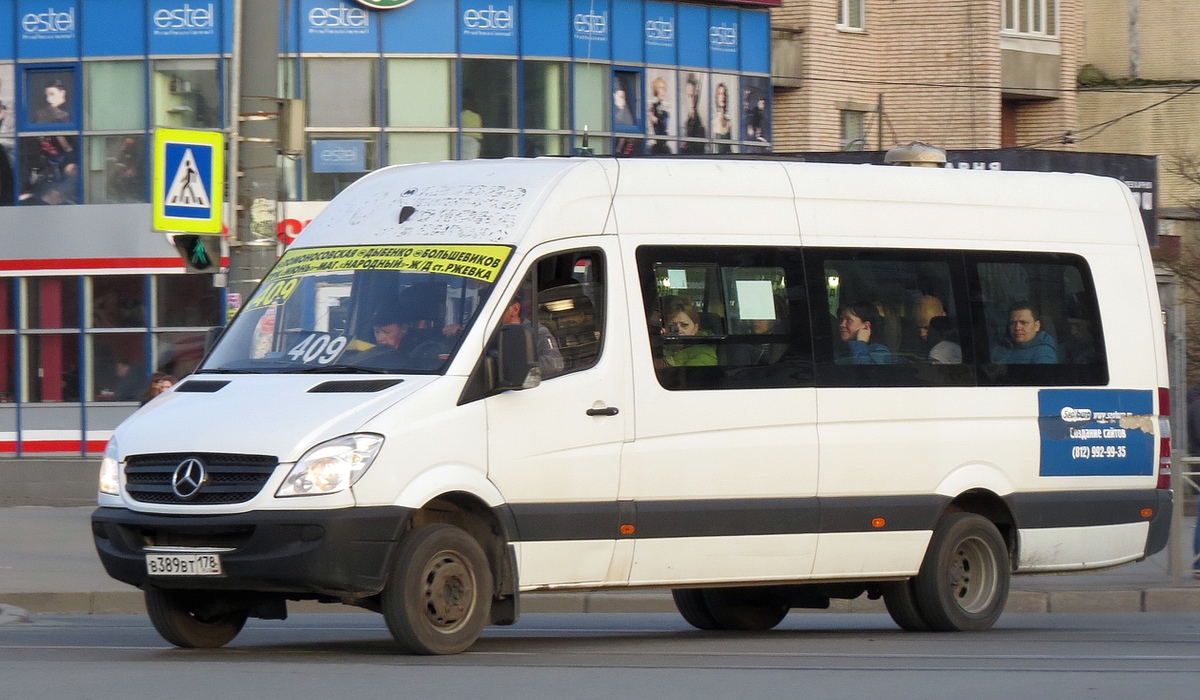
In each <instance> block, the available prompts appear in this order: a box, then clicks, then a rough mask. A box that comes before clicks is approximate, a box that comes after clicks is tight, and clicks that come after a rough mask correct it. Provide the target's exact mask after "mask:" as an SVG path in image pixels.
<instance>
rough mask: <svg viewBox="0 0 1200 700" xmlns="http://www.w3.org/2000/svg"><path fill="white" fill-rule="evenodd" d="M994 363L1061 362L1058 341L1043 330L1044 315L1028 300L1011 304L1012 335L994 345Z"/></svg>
mask: <svg viewBox="0 0 1200 700" xmlns="http://www.w3.org/2000/svg"><path fill="white" fill-rule="evenodd" d="M992 362H995V363H998V364H1009V365H1041V364H1055V363H1057V362H1058V344H1057V343H1055V342H1054V338H1052V337H1050V334H1049V333H1047V332H1046V331H1044V330H1042V320H1041V315H1040V314H1039V313H1038V310H1037V307H1035V306H1034V305H1033V304H1032V303H1030V302H1028V301H1018V302H1017V303H1015V304H1013V305H1012V306H1010V307H1008V335H1007V336H1005V338H1004V340H1002V341H1000V344H999V345H997V346H996V347H994V348H992Z"/></svg>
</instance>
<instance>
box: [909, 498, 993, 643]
mask: <svg viewBox="0 0 1200 700" xmlns="http://www.w3.org/2000/svg"><path fill="white" fill-rule="evenodd" d="M1009 580H1010V568H1009V559H1008V547H1007V546H1005V544H1004V538H1003V537H1001V536H1000V531H999V530H997V529H996V526H995V525H993V524H992V522H991V521H990V520H988V519H987V518H984V517H983V516H980V515H976V514H974V513H952V514H950V515H948V516H946V517H945V518H944V519H943V520H942V522H941V523H940V524H939V525H938V527H937V529H936V530H935V531H934V533H933V539H932V540H931V541H930V543H929V551H927V552H926V553H925V561H924V562H922V563H921V570H920V572H918V573H917V576H916V578H914V579H913V592H914V593H915V595H916V603H917V608H918V609H919V610H920V613H921V617H922V618H924V620H925V622H926V623H928V624H929V627H930V629H933V630H937V631H939V632H959V631H968V630H985V629H988V628H990V627H991V626H992V625H993V624H995V622H996V619H997V618H999V617H1000V613H1002V612H1003V611H1004V603H1005V601H1007V600H1008V587H1009Z"/></svg>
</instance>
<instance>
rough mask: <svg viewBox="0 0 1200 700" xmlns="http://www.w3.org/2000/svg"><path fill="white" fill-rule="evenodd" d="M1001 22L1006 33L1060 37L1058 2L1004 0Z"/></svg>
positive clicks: (1053, 0)
mask: <svg viewBox="0 0 1200 700" xmlns="http://www.w3.org/2000/svg"><path fill="white" fill-rule="evenodd" d="M1000 21H1001V27H1003V29H1004V31H1006V32H1011V33H1015V34H1026V35H1030V36H1046V37H1054V36H1058V0H1004V2H1002V3H1001V4H1000Z"/></svg>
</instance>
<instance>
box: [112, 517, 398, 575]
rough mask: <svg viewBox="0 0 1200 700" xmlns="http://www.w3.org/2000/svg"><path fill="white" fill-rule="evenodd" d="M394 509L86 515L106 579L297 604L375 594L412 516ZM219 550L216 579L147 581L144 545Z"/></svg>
mask: <svg viewBox="0 0 1200 700" xmlns="http://www.w3.org/2000/svg"><path fill="white" fill-rule="evenodd" d="M412 512H413V511H412V509H410V508H400V507H373V508H341V509H336V510H298V511H254V512H251V513H240V514H235V515H185V516H178V515H151V514H146V513H139V512H136V511H132V510H129V509H127V508H110V507H101V508H97V509H96V510H95V511H94V512H93V513H92V536H93V539H94V540H95V543H96V552H97V553H98V554H99V555H100V561H101V563H102V564H104V568H105V570H106V571H108V574H109V575H110V576H112V577H113V578H115V579H117V580H118V581H123V582H125V583H128V584H131V585H134V586H137V587H139V588H144V587H146V586H154V587H156V588H176V589H192V590H231V591H258V592H270V593H284V594H289V596H290V597H297V598H317V597H324V596H328V597H334V598H361V597H365V596H369V595H374V594H376V593H379V592H380V591H381V590H383V586H384V584H385V583H386V582H387V574H388V567H389V564H390V563H391V561H392V553H393V552H394V550H395V547H396V544H397V543H398V542H399V540H400V536H401V534H402V533H403V532H404V529H405V528H406V527H407V525H408V522H409V519H410V518H411V516H412ZM155 546H158V547H163V546H169V547H179V548H184V549H186V548H188V547H197V548H198V547H219V548H225V549H228V550H229V551H224V552H222V553H221V563H222V565H223V569H224V575H223V576H151V575H150V574H149V573H147V571H146V558H145V555H146V552H145V548H146V547H155Z"/></svg>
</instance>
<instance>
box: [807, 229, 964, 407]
mask: <svg viewBox="0 0 1200 700" xmlns="http://www.w3.org/2000/svg"><path fill="white" fill-rule="evenodd" d="M806 255H807V258H808V264H809V279H810V280H812V281H813V282H814V283H815V285H814V286H816V287H817V288H818V290H819V291H817V290H814V296H813V301H814V304H813V318H814V320H813V325H814V332H815V335H816V338H815V342H816V345H817V347H818V348H819V351H818V353H817V363H818V368H819V379H818V383H819V384H820V385H822V386H939V385H963V384H971V383H973V377H972V372H973V368H972V367H971V366H970V365H971V362H972V355H971V352H970V348H971V343H970V339H969V338H966V337H964V336H968V335H969V330H970V327H971V326H970V320H969V314H968V305H967V304H966V301H965V300H966V294H965V291H964V289H963V286H962V283H963V280H962V275H961V274H959V275H957V276H956V275H954V274H953V273H952V271H953V270H955V269H960V270H961V259H960V258H959V257H958V256H957V255H956V254H954V253H947V252H944V251H894V250H855V249H838V250H820V249H810V250H809V251H807V252H806ZM956 277H957V278H956ZM818 300H819V302H818Z"/></svg>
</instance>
